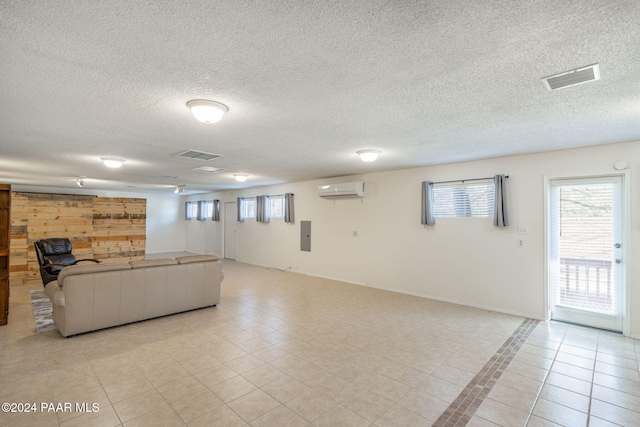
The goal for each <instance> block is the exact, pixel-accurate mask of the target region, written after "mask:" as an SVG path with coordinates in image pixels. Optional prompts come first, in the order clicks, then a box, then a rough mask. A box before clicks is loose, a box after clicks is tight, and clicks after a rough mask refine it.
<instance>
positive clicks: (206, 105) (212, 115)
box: [187, 99, 229, 124]
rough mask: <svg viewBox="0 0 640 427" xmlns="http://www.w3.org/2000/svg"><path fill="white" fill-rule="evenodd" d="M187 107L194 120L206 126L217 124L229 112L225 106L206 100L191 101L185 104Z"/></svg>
mask: <svg viewBox="0 0 640 427" xmlns="http://www.w3.org/2000/svg"><path fill="white" fill-rule="evenodd" d="M187 107H189V108H190V109H191V112H192V113H193V115H194V116H195V118H196V119H198V120H199V121H201V122H202V123H206V124H210V123H218V122H219V121H220V119H222V116H224V113H226V112H227V111H229V108H228V107H227V106H226V105H224V104H221V103H219V102H215V101H207V100H206V99H193V100H191V101H189V102H187Z"/></svg>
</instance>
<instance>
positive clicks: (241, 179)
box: [233, 173, 249, 182]
mask: <svg viewBox="0 0 640 427" xmlns="http://www.w3.org/2000/svg"><path fill="white" fill-rule="evenodd" d="M233 177H234V178H235V179H236V181H238V182H245V181H246V180H247V178H249V175H247V174H246V173H234V174H233Z"/></svg>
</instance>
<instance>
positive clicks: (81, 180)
mask: <svg viewBox="0 0 640 427" xmlns="http://www.w3.org/2000/svg"><path fill="white" fill-rule="evenodd" d="M84 178H85V177H84V176H81V177H78V178H77V179H76V185H77V186H78V187H80V188H82V187H84Z"/></svg>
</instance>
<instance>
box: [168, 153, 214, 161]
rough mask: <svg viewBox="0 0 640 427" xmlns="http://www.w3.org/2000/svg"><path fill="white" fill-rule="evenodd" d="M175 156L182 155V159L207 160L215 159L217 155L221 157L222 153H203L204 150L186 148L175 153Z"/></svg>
mask: <svg viewBox="0 0 640 427" xmlns="http://www.w3.org/2000/svg"><path fill="white" fill-rule="evenodd" d="M176 156H178V157H182V158H184V159H191V160H204V161H207V160H213V159H217V158H218V157H222V154H213V153H205V152H204V151H198V150H187V151H184V152H182V153H178V154H176Z"/></svg>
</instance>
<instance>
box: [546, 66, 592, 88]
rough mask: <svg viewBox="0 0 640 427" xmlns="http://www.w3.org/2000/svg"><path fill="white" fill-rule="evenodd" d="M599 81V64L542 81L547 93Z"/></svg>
mask: <svg viewBox="0 0 640 427" xmlns="http://www.w3.org/2000/svg"><path fill="white" fill-rule="evenodd" d="M595 80H600V64H593V65H588V66H586V67H582V68H576V69H575V70H571V71H566V72H564V73H560V74H556V75H554V76H549V77H545V78H543V79H542V82H543V83H544V86H545V87H546V88H547V90H548V91H549V92H551V91H554V90H558V89H564V88H565V87H571V86H575V85H580V84H582V83H588V82H593V81H595Z"/></svg>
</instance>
